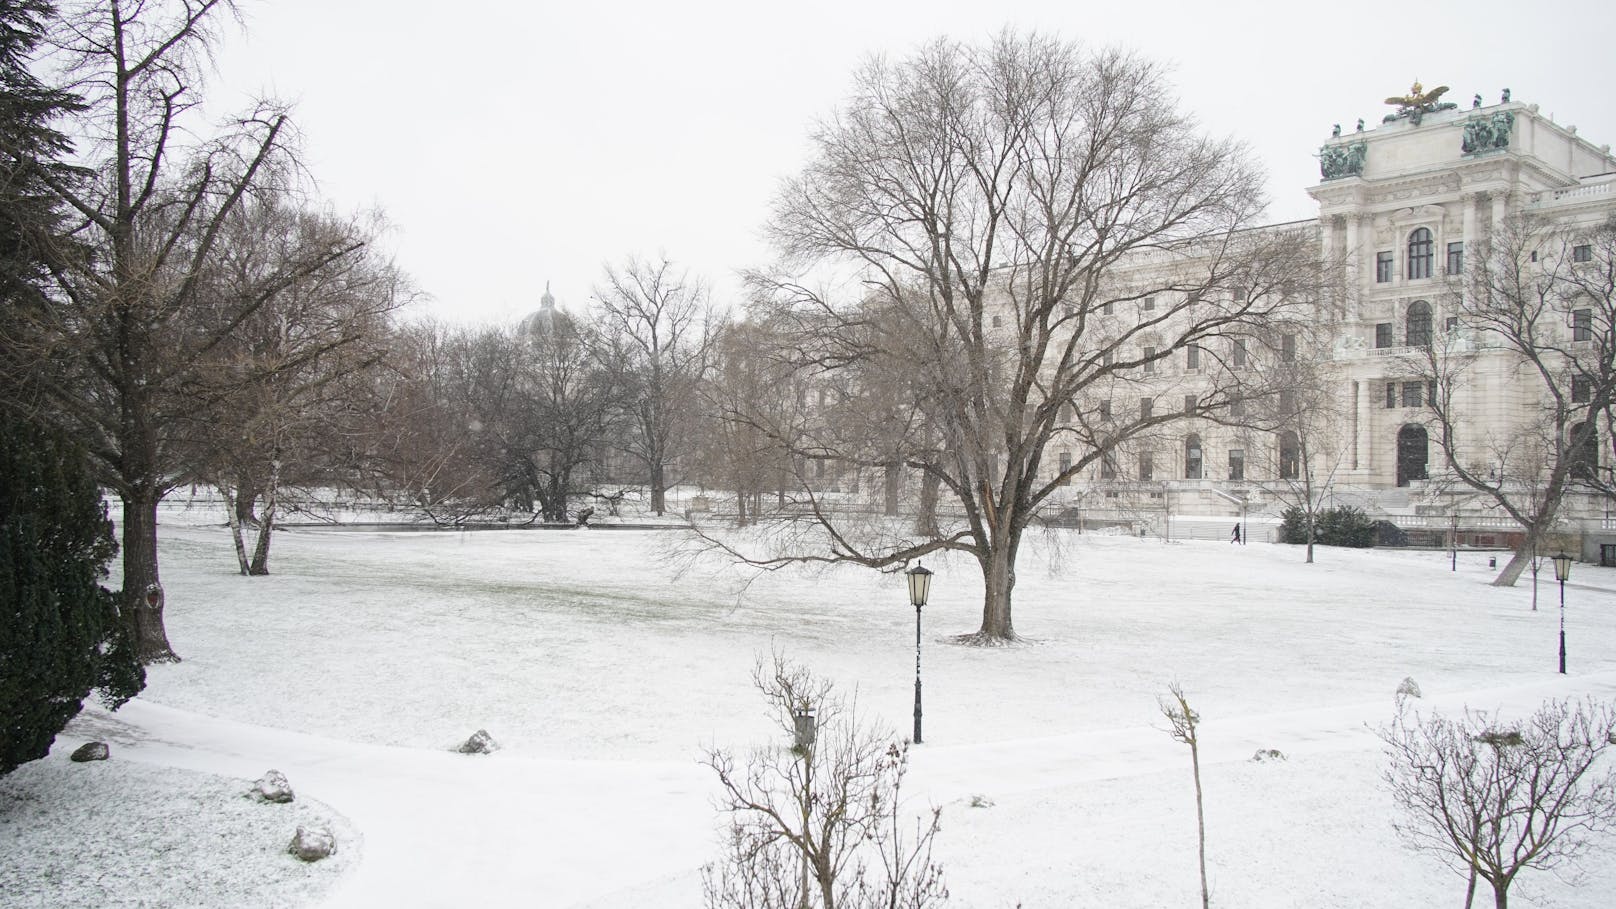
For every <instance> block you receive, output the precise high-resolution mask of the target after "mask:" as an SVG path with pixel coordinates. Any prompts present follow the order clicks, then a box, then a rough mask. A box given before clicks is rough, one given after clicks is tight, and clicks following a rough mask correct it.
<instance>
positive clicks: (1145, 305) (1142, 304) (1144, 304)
mask: <svg viewBox="0 0 1616 909" xmlns="http://www.w3.org/2000/svg"><path fill="white" fill-rule="evenodd" d="M1139 308H1140V309H1142V310H1144V311H1146V312H1149V311H1150V310H1152V309H1155V308H1156V298H1155V297H1146V298H1144V299H1143V300H1140V301H1139Z"/></svg>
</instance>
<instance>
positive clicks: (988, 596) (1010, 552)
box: [973, 539, 1016, 644]
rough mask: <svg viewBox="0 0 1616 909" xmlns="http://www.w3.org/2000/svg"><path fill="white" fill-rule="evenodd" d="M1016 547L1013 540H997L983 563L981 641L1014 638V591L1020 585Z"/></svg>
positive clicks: (975, 636) (998, 641)
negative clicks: (1011, 607)
mask: <svg viewBox="0 0 1616 909" xmlns="http://www.w3.org/2000/svg"><path fill="white" fill-rule="evenodd" d="M1015 565H1016V546H1015V541H1013V540H1012V539H993V540H992V541H991V542H990V543H989V545H988V555H987V558H986V559H985V560H984V561H983V562H982V581H983V588H984V591H983V597H982V628H981V629H980V630H978V631H977V633H976V634H975V635H973V637H974V638H975V639H976V641H977V642H978V643H983V644H993V643H1003V642H1005V641H1013V640H1015V637H1016V629H1015V626H1014V625H1013V624H1012V623H1011V621H1010V602H1011V593H1012V592H1013V591H1014V590H1015V586H1016V567H1015Z"/></svg>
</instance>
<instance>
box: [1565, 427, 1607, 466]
mask: <svg viewBox="0 0 1616 909" xmlns="http://www.w3.org/2000/svg"><path fill="white" fill-rule="evenodd" d="M1587 425H1588V424H1586V423H1578V424H1577V425H1575V426H1573V427H1571V432H1570V434H1569V435H1567V436H1566V444H1567V445H1571V446H1574V447H1573V448H1572V449H1571V451H1570V455H1571V476H1572V477H1573V478H1575V479H1578V480H1592V479H1593V478H1594V476H1595V475H1596V474H1597V473H1598V471H1599V430H1598V429H1597V428H1593V427H1590V429H1589V432H1588V438H1586V439H1583V440H1582V444H1580V445H1578V444H1577V434H1578V433H1580V432H1582V429H1583V427H1584V426H1587Z"/></svg>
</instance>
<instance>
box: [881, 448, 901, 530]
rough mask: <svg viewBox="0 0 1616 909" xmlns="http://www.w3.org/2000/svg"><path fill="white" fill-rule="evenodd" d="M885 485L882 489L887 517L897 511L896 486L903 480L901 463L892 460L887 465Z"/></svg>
mask: <svg viewBox="0 0 1616 909" xmlns="http://www.w3.org/2000/svg"><path fill="white" fill-rule="evenodd" d="M886 469H887V476H886V485H885V488H884V489H882V494H883V497H884V498H885V500H886V501H885V502H884V503H883V504H884V511H885V513H886V515H887V517H889V518H890V517H893V516H895V515H896V514H897V513H898V486H899V484H900V483H902V481H903V465H901V464H898V463H897V462H893V463H890V464H888V465H887V468H886Z"/></svg>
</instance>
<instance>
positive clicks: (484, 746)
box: [455, 729, 499, 754]
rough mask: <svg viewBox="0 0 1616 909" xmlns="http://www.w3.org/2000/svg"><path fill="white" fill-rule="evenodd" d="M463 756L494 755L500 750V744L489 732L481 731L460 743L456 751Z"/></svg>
mask: <svg viewBox="0 0 1616 909" xmlns="http://www.w3.org/2000/svg"><path fill="white" fill-rule="evenodd" d="M455 750H456V751H458V752H460V753H461V754H493V753H494V752H496V751H498V750H499V743H498V742H496V741H494V737H493V736H491V735H489V734H488V730H486V729H479V730H477V731H476V732H473V733H472V734H471V738H469V739H466V740H465V741H464V742H461V743H460V747H459V748H456V749H455Z"/></svg>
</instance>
